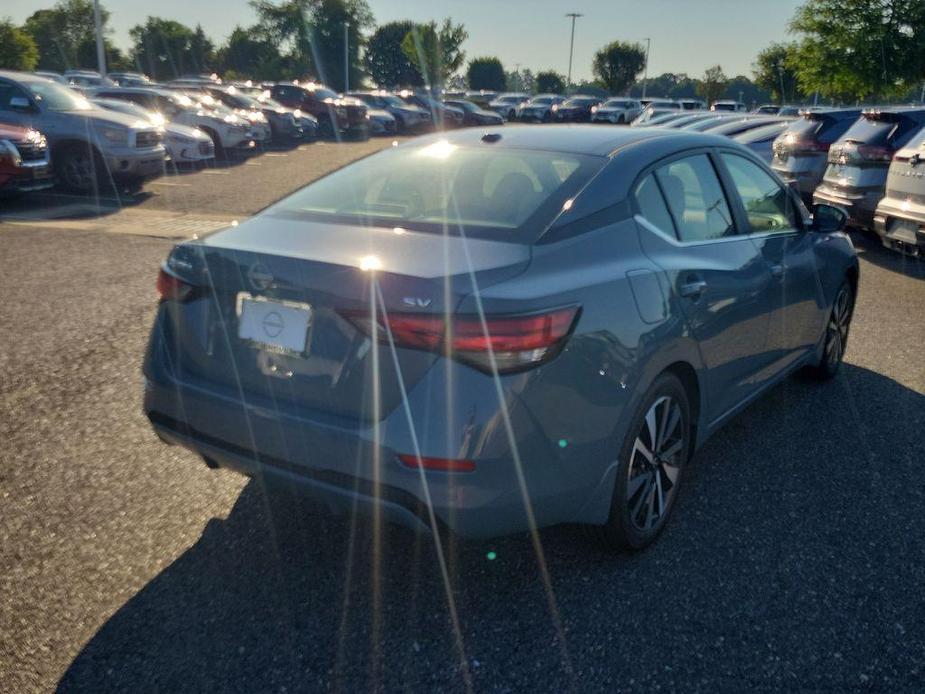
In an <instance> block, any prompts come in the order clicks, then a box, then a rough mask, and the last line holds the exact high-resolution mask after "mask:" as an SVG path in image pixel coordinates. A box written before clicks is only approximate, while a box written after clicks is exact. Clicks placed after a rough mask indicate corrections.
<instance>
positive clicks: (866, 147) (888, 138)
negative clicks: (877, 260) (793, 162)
mask: <svg viewBox="0 0 925 694" xmlns="http://www.w3.org/2000/svg"><path fill="white" fill-rule="evenodd" d="M923 126H925V108H897V109H891V110H889V111H885V110H880V109H874V110H869V111H864V113H863V114H862V116H861V117H860V118H859V119H858V120H857V121H855V123H854V125H852V126H851V127H850V128H848V131H847V132H846V133H845V134H844V135H842V136H841V137H840V138H839V139H838V140H837V141H836V142H835V143H834V144H833V145H832V146H831V147H830V148H829V156H828V166H827V167H826V170H825V174H824V175H823V177H822V182H821V183H820V184H819V185H818V186H817V187H816V192H815V193H813V201H814V202H821V203H826V204H829V205H837V206H839V207H841V208H842V209H844V210H845V211H847V213H848V221H849V222H850V223H851V224H852V225H854V226H857V227H860V228H862V229H869V230H873V228H874V212H875V210H876V209H877V203H879V202H880V199H881V198H882V197H883V194H884V189H885V187H886V179H887V173H888V171H889V168H890V162H892V161H893V155H894V154H896V151H897V150H899V149H902V148H903V147H905V145H906V143H908V142H909V140H910V139H911V138H912V136H913V135H915V134H916V133H918V131H919V130H921V129H922V127H923Z"/></svg>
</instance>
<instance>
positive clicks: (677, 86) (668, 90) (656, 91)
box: [630, 72, 699, 99]
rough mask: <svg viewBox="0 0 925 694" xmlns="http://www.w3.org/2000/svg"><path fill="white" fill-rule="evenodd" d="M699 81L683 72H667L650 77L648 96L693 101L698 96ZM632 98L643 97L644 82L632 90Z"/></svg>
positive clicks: (647, 83) (647, 89)
mask: <svg viewBox="0 0 925 694" xmlns="http://www.w3.org/2000/svg"><path fill="white" fill-rule="evenodd" d="M698 84H699V83H698V81H697V80H696V79H693V78H691V77H690V76H688V75H686V74H685V73H683V72H680V73H675V72H666V73H663V74H661V75H657V76H655V77H649V79H648V80H647V82H646V94H647V95H649V96H660V97H665V98H669V99H692V98H694V97H696V96H697V86H698ZM630 95H631V96H636V97H639V96H642V82H637V83H636V84H634V85H633V87H632V88H631V89H630Z"/></svg>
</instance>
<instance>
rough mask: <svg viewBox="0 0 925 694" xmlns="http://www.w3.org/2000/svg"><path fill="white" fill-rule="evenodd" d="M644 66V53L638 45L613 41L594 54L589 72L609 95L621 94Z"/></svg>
mask: <svg viewBox="0 0 925 694" xmlns="http://www.w3.org/2000/svg"><path fill="white" fill-rule="evenodd" d="M645 64H646V51H645V49H644V48H643V47H642V46H641V45H640V44H638V43H627V42H625V41H614V42H613V43H608V44H607V45H606V46H604V47H603V48H602V49H600V50H599V51H598V52H597V53H595V54H594V62H593V63H592V66H591V70H592V72H593V73H594V77H595V78H596V79H597V80H598V81H599V82H600V83H601V85H602V86H603V87H604V88H605V89H607V90H608V91H609V92H610V93H611V94H623V93H624V92H626V90H627V89H629V87H630V85H632V84H633V82H635V81H636V78H638V77H639V74H640V73H641V72H642V69H643V67H645Z"/></svg>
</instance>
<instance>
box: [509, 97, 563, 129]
mask: <svg viewBox="0 0 925 694" xmlns="http://www.w3.org/2000/svg"><path fill="white" fill-rule="evenodd" d="M564 101H565V97H564V96H560V95H559V94H537V95H536V96H534V97H533V98H532V99H530V101H527V102H526V103H523V104H521V105H520V106H518V107H517V114H516V116H517V120H519V121H523V122H536V123H547V122H549V121H550V120H552V107H553V106H557V105H558V104H561V103H562V102H564Z"/></svg>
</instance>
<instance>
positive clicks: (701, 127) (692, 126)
mask: <svg viewBox="0 0 925 694" xmlns="http://www.w3.org/2000/svg"><path fill="white" fill-rule="evenodd" d="M710 114H711V115H712V116H713V117H712V118H702V119H700V120H696V121H692V122H690V123H688V124H687V125H684V126H681V130H692V131H694V132H698V133H702V132H706V131H708V130H712V129H713V128H717V127H719V126H720V125H723V124H724V123H730V122H733V121H739V120H741V119H740V117H739V116H738V115H737V114H736V113H734V112H729V113H726V112H724V111H720V112H719V113H717V112H715V111H710Z"/></svg>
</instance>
